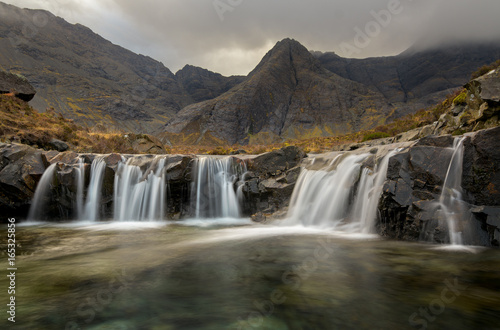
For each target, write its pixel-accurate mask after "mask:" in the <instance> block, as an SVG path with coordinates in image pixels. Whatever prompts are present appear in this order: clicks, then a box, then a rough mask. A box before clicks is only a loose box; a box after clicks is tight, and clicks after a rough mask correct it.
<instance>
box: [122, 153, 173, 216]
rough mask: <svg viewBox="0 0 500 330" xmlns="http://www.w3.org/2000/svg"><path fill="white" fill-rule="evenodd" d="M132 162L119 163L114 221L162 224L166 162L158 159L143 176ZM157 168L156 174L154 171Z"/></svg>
mask: <svg viewBox="0 0 500 330" xmlns="http://www.w3.org/2000/svg"><path fill="white" fill-rule="evenodd" d="M132 162H133V158H131V159H129V161H127V162H126V163H123V162H122V163H119V164H118V168H117V171H116V175H115V182H114V219H115V220H117V221H130V220H141V221H144V220H148V221H155V220H162V219H163V217H164V214H165V199H166V196H165V189H166V178H165V158H161V159H156V161H155V162H153V164H152V165H151V167H150V168H149V169H148V170H146V171H145V173H143V171H142V170H141V168H140V167H139V166H136V165H133V164H132ZM154 166H156V171H154V170H153V169H152V168H153V167H154Z"/></svg>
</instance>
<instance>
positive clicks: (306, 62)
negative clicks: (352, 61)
mask: <svg viewBox="0 0 500 330" xmlns="http://www.w3.org/2000/svg"><path fill="white" fill-rule="evenodd" d="M272 67H275V68H278V69H283V70H289V69H290V67H294V68H295V69H302V68H303V69H308V70H315V71H322V70H323V69H322V68H321V64H320V63H319V61H318V60H317V59H316V58H315V57H314V56H313V55H312V54H311V53H310V52H309V50H308V49H307V48H306V47H304V46H303V45H302V44H301V43H300V42H298V41H296V40H294V39H290V38H286V39H283V40H281V41H278V42H277V43H276V45H275V46H274V47H273V48H272V49H271V50H270V51H269V52H267V54H266V55H265V56H264V57H263V58H262V60H261V61H260V63H259V64H258V65H257V66H256V67H255V69H254V70H252V72H250V74H249V77H251V76H253V75H255V74H256V73H258V72H259V71H261V70H262V69H263V68H266V70H269V69H270V68H272Z"/></svg>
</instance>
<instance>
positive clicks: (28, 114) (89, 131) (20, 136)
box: [0, 60, 500, 155]
mask: <svg viewBox="0 0 500 330" xmlns="http://www.w3.org/2000/svg"><path fill="white" fill-rule="evenodd" d="M499 66H500V60H498V61H496V62H495V63H492V64H491V65H487V66H484V67H482V68H480V69H479V70H478V71H477V72H475V73H474V74H473V77H479V76H481V75H483V74H485V73H488V72H489V71H491V70H494V69H496V68H497V67H499ZM466 101H467V91H466V90H465V89H458V90H457V91H455V92H454V93H452V94H450V95H448V96H447V97H446V99H445V100H444V101H443V102H441V103H440V104H438V105H436V106H434V107H430V108H428V109H422V110H419V111H417V112H416V113H414V114H409V115H406V116H404V117H402V118H399V119H397V120H394V121H392V122H390V123H387V124H385V125H380V126H377V127H375V128H373V129H370V130H364V131H359V132H356V133H350V134H346V135H339V136H330V137H315V138H310V139H302V140H298V139H297V140H287V141H285V142H282V143H274V144H265V145H264V144H251V145H245V146H241V145H232V146H229V145H228V146H214V145H213V144H212V145H206V146H204V145H194V144H191V143H189V141H183V142H184V143H174V146H173V147H171V148H167V149H166V152H168V153H175V154H208V155H229V154H235V153H249V154H260V153H263V152H269V151H273V150H277V149H280V148H283V147H286V146H291V145H292V146H297V147H299V148H302V149H303V150H304V151H305V152H308V153H309V152H325V151H330V150H332V149H334V148H335V147H336V146H339V145H344V144H349V143H361V142H365V141H369V140H373V139H380V138H388V137H394V136H397V135H398V134H401V133H404V132H407V131H410V130H412V129H415V128H419V127H423V126H426V125H429V124H432V123H434V122H436V121H437V120H439V118H440V117H441V116H442V115H443V114H445V113H446V112H448V111H449V110H450V109H451V108H452V107H453V106H463V105H465V104H466ZM461 133H465V132H461ZM142 137H144V138H145V139H147V140H148V141H150V142H152V143H155V141H152V140H151V138H152V137H150V136H147V135H144V136H143V135H137V136H134V139H137V138H142ZM53 139H58V140H62V141H64V142H66V143H67V144H68V145H69V147H70V150H72V151H75V152H94V153H111V152H116V153H141V152H144V151H143V150H139V149H137V148H136V147H135V146H134V145H133V144H132V143H131V139H130V138H129V136H128V135H124V134H122V133H119V132H112V133H110V132H106V129H105V127H101V128H99V127H98V126H96V127H93V128H84V127H82V126H79V125H77V124H75V123H74V122H73V121H72V120H70V119H66V118H64V117H63V116H62V115H61V114H59V113H57V112H56V111H55V110H54V109H48V110H47V111H46V112H45V113H39V112H38V111H36V110H35V109H33V108H32V107H31V106H30V105H29V104H28V103H26V102H24V101H21V100H19V99H17V98H16V97H14V96H12V95H0V142H8V141H14V142H20V143H24V144H28V145H31V146H35V147H39V148H44V149H52V148H53V146H52V145H51V141H52V140H53ZM153 140H154V138H153ZM172 142H174V141H172ZM176 142H179V141H176ZM193 142H194V141H193ZM205 142H208V143H207V144H209V143H211V142H214V141H210V140H207V141H205Z"/></svg>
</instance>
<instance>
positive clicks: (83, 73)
mask: <svg viewBox="0 0 500 330" xmlns="http://www.w3.org/2000/svg"><path fill="white" fill-rule="evenodd" d="M0 69H4V70H6V71H11V72H16V73H20V74H22V75H24V76H25V77H26V78H27V79H28V80H29V81H30V82H31V83H32V85H33V86H34V87H35V88H36V90H37V91H38V93H37V95H36V97H35V98H34V99H33V101H32V105H33V106H34V107H35V108H37V109H39V110H41V111H44V110H45V109H46V108H48V107H54V108H55V109H56V111H58V112H61V113H62V114H63V115H64V116H65V117H68V118H71V119H74V120H75V121H76V122H77V123H80V124H84V125H88V126H94V125H95V124H102V125H101V126H106V127H110V126H114V127H115V128H119V129H122V130H130V131H134V132H145V131H146V132H152V131H153V132H154V131H155V130H157V129H158V128H160V127H162V126H163V125H164V124H165V122H167V121H168V120H169V119H170V118H171V117H173V116H174V115H175V114H176V113H177V112H178V111H179V110H180V109H182V108H183V107H185V106H186V105H189V104H191V103H193V102H197V101H201V100H203V99H204V98H207V97H215V96H218V95H219V94H220V93H222V92H223V91H225V90H227V89H229V88H230V87H231V86H233V85H234V84H235V83H237V82H239V80H238V79H239V78H238V77H236V78H227V79H226V78H225V77H223V76H221V75H218V74H215V73H211V72H209V71H206V70H205V71H203V72H202V73H200V72H198V73H196V74H195V75H197V76H198V77H204V79H203V80H202V82H201V83H197V82H196V80H194V79H193V80H192V81H191V82H190V83H188V82H187V80H189V79H190V78H191V76H190V75H191V74H192V73H189V72H190V71H191V72H192V71H193V70H189V69H186V68H185V70H182V72H180V73H179V79H178V78H177V77H176V76H175V75H174V74H173V73H172V72H171V71H170V70H169V69H168V68H166V67H165V66H164V65H163V64H162V63H160V62H158V61H156V60H154V59H152V58H149V57H147V56H143V55H137V54H135V53H133V52H131V51H129V50H127V49H124V48H122V47H120V46H117V45H114V44H112V43H111V42H109V41H107V40H105V39H104V38H102V37H100V36H99V35H97V34H95V33H93V32H92V31H91V30H90V29H88V28H86V27H84V26H82V25H80V24H76V25H73V24H70V23H68V22H66V21H65V20H63V19H61V18H59V17H56V16H54V15H52V14H51V13H49V12H47V11H43V10H30V9H21V8H18V7H15V6H12V5H7V4H4V3H1V2H0ZM200 70H201V69H200ZM194 71H197V70H194ZM199 80H201V79H199ZM231 81H235V83H231ZM184 86H186V89H187V90H186V89H184ZM205 90H208V92H206V91H205ZM191 93H192V94H191ZM217 93H219V94H217Z"/></svg>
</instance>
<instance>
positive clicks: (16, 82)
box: [0, 70, 36, 102]
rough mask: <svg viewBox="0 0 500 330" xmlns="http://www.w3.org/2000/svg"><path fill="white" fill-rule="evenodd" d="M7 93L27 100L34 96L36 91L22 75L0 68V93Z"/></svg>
mask: <svg viewBox="0 0 500 330" xmlns="http://www.w3.org/2000/svg"><path fill="white" fill-rule="evenodd" d="M8 93H12V94H13V95H15V96H16V97H18V98H20V99H21V100H23V101H26V102H29V101H31V100H32V99H33V97H35V94H36V91H35V89H34V88H33V86H31V84H30V83H29V82H28V80H27V79H26V78H24V77H23V76H20V75H17V74H13V73H8V72H5V71H3V70H0V94H8Z"/></svg>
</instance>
